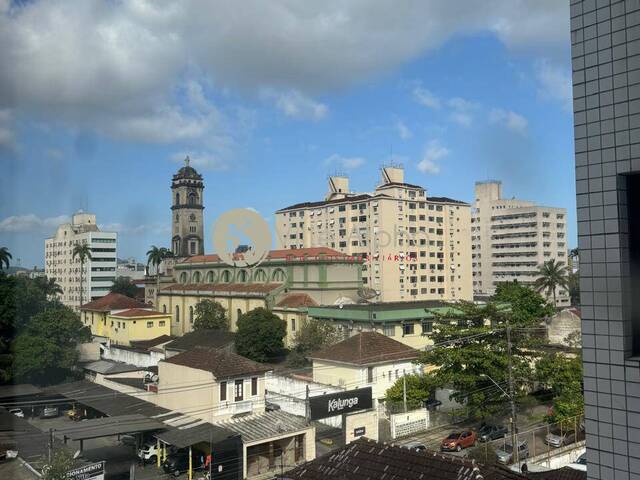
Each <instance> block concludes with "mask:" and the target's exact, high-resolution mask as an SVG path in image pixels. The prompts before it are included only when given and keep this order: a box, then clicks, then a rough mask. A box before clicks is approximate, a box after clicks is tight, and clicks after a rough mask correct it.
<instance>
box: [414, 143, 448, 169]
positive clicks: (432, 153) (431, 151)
mask: <svg viewBox="0 0 640 480" xmlns="http://www.w3.org/2000/svg"><path fill="white" fill-rule="evenodd" d="M449 153H451V152H450V151H449V149H448V148H446V147H443V146H442V145H441V144H440V142H438V141H437V140H431V141H430V142H429V143H428V144H427V146H426V148H425V150H424V155H423V156H422V160H420V162H419V163H418V170H420V171H421V172H423V173H432V174H437V173H440V166H439V165H438V164H437V163H436V161H437V160H440V159H442V158H445V157H447V156H449Z"/></svg>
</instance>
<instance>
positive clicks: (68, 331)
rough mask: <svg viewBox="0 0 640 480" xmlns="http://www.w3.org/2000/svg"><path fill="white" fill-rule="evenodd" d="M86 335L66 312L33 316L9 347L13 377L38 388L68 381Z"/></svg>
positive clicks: (61, 309) (54, 310)
mask: <svg viewBox="0 0 640 480" xmlns="http://www.w3.org/2000/svg"><path fill="white" fill-rule="evenodd" d="M90 340H91V333H90V331H89V330H88V329H87V328H86V327H85V326H83V325H82V322H81V321H80V319H79V317H78V315H77V314H76V313H75V312H73V311H72V310H71V309H70V308H68V307H64V306H54V307H51V308H47V309H46V310H44V311H42V312H40V313H37V314H35V315H34V316H33V317H32V318H31V319H30V321H29V322H28V323H27V325H26V326H25V328H24V329H23V331H22V332H20V334H19V335H18V336H17V338H16V339H15V342H14V344H13V351H14V355H15V356H14V375H15V377H16V379H17V380H18V381H20V382H25V383H35V384H39V385H44V384H51V383H55V382H59V381H61V380H64V379H65V378H67V377H69V376H70V375H71V374H72V373H73V372H72V370H73V369H74V368H75V366H76V364H77V361H78V352H77V350H76V347H77V346H78V344H79V343H81V342H88V341H90Z"/></svg>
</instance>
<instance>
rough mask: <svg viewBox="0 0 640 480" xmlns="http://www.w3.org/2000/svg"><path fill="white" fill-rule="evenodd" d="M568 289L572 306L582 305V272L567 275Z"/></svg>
mask: <svg viewBox="0 0 640 480" xmlns="http://www.w3.org/2000/svg"><path fill="white" fill-rule="evenodd" d="M567 289H568V290H569V297H570V298H571V305H576V306H577V305H580V272H575V273H574V272H571V273H569V274H568V275H567Z"/></svg>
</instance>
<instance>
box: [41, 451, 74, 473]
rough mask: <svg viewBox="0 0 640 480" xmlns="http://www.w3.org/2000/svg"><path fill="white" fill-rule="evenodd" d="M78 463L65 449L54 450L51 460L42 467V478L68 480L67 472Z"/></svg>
mask: <svg viewBox="0 0 640 480" xmlns="http://www.w3.org/2000/svg"><path fill="white" fill-rule="evenodd" d="M78 465H79V462H78V461H77V460H76V459H74V458H73V455H71V453H69V452H68V451H67V450H64V449H60V450H56V451H55V452H53V455H52V456H51V462H50V463H48V464H47V465H45V466H44V468H43V469H42V473H43V475H42V480H68V477H67V472H68V471H69V470H73V469H74V468H76V467H77V466H78Z"/></svg>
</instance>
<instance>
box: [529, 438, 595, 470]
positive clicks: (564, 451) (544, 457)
mask: <svg viewBox="0 0 640 480" xmlns="http://www.w3.org/2000/svg"><path fill="white" fill-rule="evenodd" d="M584 452H585V442H584V441H582V442H578V443H572V444H571V445H567V446H566V447H560V448H554V449H552V450H550V452H549V454H547V453H543V454H541V455H537V456H535V457H530V458H528V459H527V464H528V465H538V466H541V467H546V468H548V469H549V470H555V469H558V468H562V467H566V466H567V465H569V464H570V463H574V462H575V461H576V460H577V459H578V457H579V456H580V455H582V454H583V453H584Z"/></svg>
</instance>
